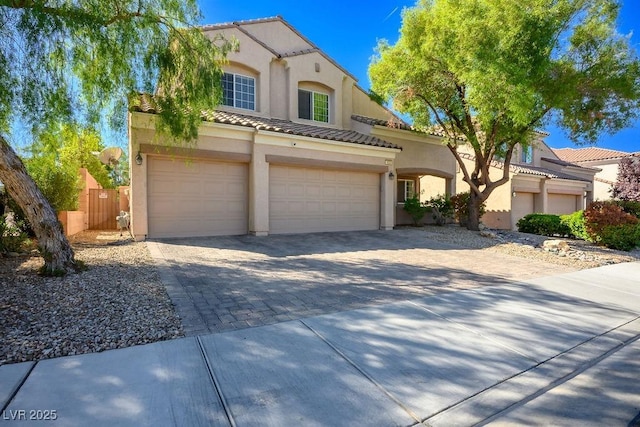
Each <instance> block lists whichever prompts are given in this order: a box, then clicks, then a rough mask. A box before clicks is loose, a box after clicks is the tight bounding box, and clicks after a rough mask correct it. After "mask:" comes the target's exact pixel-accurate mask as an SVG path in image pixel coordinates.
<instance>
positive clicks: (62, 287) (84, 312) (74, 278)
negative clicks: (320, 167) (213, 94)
mask: <svg viewBox="0 0 640 427" xmlns="http://www.w3.org/2000/svg"><path fill="white" fill-rule="evenodd" d="M416 232H418V233H422V232H424V233H426V234H427V236H428V238H431V239H434V240H437V241H441V242H445V243H451V244H454V245H457V246H460V247H462V248H473V249H478V250H479V251H481V253H479V254H478V255H479V256H491V255H490V254H491V252H494V251H497V252H501V253H506V254H509V255H513V256H517V257H521V258H525V259H538V260H542V261H546V262H549V263H553V264H559V265H564V266H569V267H571V268H573V269H584V268H593V267H598V266H602V265H607V264H613V263H620V262H630V261H638V260H640V250H638V249H636V250H634V251H632V252H628V253H627V252H619V251H613V250H609V249H606V248H600V247H596V246H594V245H591V244H589V243H586V242H583V241H572V240H568V241H567V242H568V244H569V246H568V248H565V249H564V250H555V249H551V250H545V249H542V248H541V247H540V246H541V244H542V242H544V241H545V240H549V239H548V238H545V237H542V236H535V235H529V234H524V233H517V232H511V231H509V232H505V231H490V230H486V231H483V232H481V233H477V232H471V231H468V230H466V229H463V228H460V227H458V226H445V227H436V226H426V227H423V228H421V229H416ZM71 242H72V245H73V247H74V249H75V251H76V258H77V259H78V260H82V261H84V262H85V263H86V264H87V266H88V267H89V269H88V270H87V271H84V272H81V273H77V274H71V275H68V276H66V277H63V278H45V277H41V276H38V275H37V270H38V268H39V267H40V266H41V265H42V259H41V258H40V257H39V256H37V255H35V254H29V255H21V256H17V257H4V258H0V339H1V341H0V365H2V364H7V363H17V362H23V361H29V360H41V359H46V358H51V357H59V356H64V355H73V354H82V353H91V352H99V351H103V350H107V349H113V348H122V347H129V346H132V345H137V344H145V343H150V342H155V341H162V340H168V339H174V338H178V337H181V336H184V332H183V329H182V327H181V325H180V319H179V318H178V316H177V315H176V312H175V309H174V306H173V305H172V303H171V301H170V299H169V297H168V296H167V293H166V291H165V288H164V286H163V284H162V282H161V281H160V279H159V276H158V273H157V270H156V267H155V265H154V262H153V260H152V258H151V257H150V255H149V251H148V249H147V246H146V244H145V243H144V242H132V241H130V240H129V239H127V238H126V236H124V237H120V235H119V234H118V233H116V232H96V231H87V232H83V233H80V234H78V235H76V236H74V237H72V238H71ZM488 273H490V272H488Z"/></svg>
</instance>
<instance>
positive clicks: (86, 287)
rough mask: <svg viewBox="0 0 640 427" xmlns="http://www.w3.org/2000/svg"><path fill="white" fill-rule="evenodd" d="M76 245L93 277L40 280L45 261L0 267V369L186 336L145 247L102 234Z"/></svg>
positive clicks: (28, 258)
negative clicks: (41, 268)
mask: <svg viewBox="0 0 640 427" xmlns="http://www.w3.org/2000/svg"><path fill="white" fill-rule="evenodd" d="M71 241H72V245H73V246H74V249H75V252H76V259H78V260H82V261H84V262H85V263H86V264H87V266H88V267H89V270H87V271H84V272H81V273H77V274H70V275H68V276H66V277H63V278H53V277H41V276H39V275H37V270H38V268H40V267H41V266H42V264H43V261H42V259H41V258H40V257H39V256H36V255H25V256H19V257H8V258H1V259H0V277H1V278H0V337H1V342H0V365H2V364H6V363H16V362H23V361H28V360H40V359H47V358H51V357H59V356H65V355H73V354H82V353H92V352H99V351H103V350H108V349H114V348H122V347H129V346H132V345H136V344H145V343H151V342H155V341H161V340H168V339H173V338H177V337H180V336H183V333H182V327H181V325H180V320H179V319H178V317H177V316H176V314H175V311H174V308H173V305H172V304H171V301H170V300H169V297H168V296H167V293H166V291H165V288H164V286H163V285H162V283H161V282H160V279H159V277H158V274H157V271H156V269H155V266H154V264H153V260H152V259H151V257H150V255H149V252H148V250H147V248H146V244H145V243H142V242H137V243H136V242H131V241H130V240H127V239H126V238H124V237H123V238H120V236H119V233H104V232H103V233H99V232H84V233H80V235H77V236H74V237H73V238H72V239H71Z"/></svg>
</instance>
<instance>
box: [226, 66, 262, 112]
mask: <svg viewBox="0 0 640 427" xmlns="http://www.w3.org/2000/svg"><path fill="white" fill-rule="evenodd" d="M222 105H228V106H229V107H235V108H242V109H245V110H255V109H256V79H254V78H253V77H247V76H243V75H241V74H231V73H224V74H223V75H222Z"/></svg>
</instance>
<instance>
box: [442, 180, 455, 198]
mask: <svg viewBox="0 0 640 427" xmlns="http://www.w3.org/2000/svg"><path fill="white" fill-rule="evenodd" d="M444 192H445V194H446V195H447V196H449V197H451V196H453V195H454V194H456V180H455V179H454V178H445V179H444Z"/></svg>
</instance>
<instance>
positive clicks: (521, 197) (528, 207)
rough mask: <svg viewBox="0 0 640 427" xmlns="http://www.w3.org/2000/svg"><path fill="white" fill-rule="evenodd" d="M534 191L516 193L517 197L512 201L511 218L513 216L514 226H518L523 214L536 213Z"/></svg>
mask: <svg viewBox="0 0 640 427" xmlns="http://www.w3.org/2000/svg"><path fill="white" fill-rule="evenodd" d="M533 197H534V195H533V193H521V192H518V193H516V197H514V198H513V200H512V201H511V210H512V214H511V218H512V224H511V226H512V228H514V229H516V228H517V223H518V220H519V219H520V218H522V217H523V216H526V215H529V214H532V213H535V212H534V209H533V208H534V203H533Z"/></svg>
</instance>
